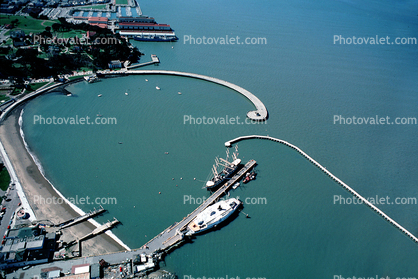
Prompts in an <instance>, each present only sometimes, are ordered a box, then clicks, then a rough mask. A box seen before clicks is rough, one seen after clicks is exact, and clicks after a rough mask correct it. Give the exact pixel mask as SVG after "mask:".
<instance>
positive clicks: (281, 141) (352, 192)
mask: <svg viewBox="0 0 418 279" xmlns="http://www.w3.org/2000/svg"><path fill="white" fill-rule="evenodd" d="M246 139H267V140H271V141H275V142H278V143H281V144H284V145H286V146H289V147H290V148H293V149H294V150H296V151H297V152H299V153H300V154H301V155H302V156H303V157H305V158H306V159H308V160H309V161H310V162H311V163H312V164H314V165H315V166H317V167H318V168H319V169H321V170H322V171H323V172H324V173H325V174H327V175H328V176H329V177H330V178H332V179H333V180H334V181H335V182H337V183H338V184H340V185H341V186H342V187H343V188H344V189H346V190H347V191H349V192H350V193H351V194H352V195H353V196H355V197H356V198H358V199H359V200H361V201H362V202H363V203H365V204H366V205H367V206H369V207H370V208H371V209H373V210H374V211H375V212H376V213H378V214H379V215H380V216H382V217H383V218H384V219H385V220H386V221H388V222H389V223H391V224H392V225H394V226H395V227H397V228H398V229H399V230H400V231H401V232H403V233H404V234H406V235H407V236H408V237H410V238H411V239H412V240H413V241H415V243H418V238H417V237H416V236H415V235H413V234H412V233H411V232H409V231H408V230H407V229H405V228H404V227H402V226H401V225H400V224H398V223H397V222H396V221H395V220H393V219H392V218H390V217H389V216H388V215H386V214H385V213H384V212H383V211H382V210H380V209H379V208H377V207H376V206H375V205H373V204H372V203H370V202H369V201H368V200H367V199H365V198H364V197H363V196H361V195H360V194H359V193H357V192H356V191H355V190H353V189H352V188H351V187H350V186H348V185H347V184H345V183H344V182H343V181H342V180H340V179H339V178H338V177H336V176H335V175H333V174H332V173H331V172H330V171H329V170H327V169H326V168H325V167H323V166H322V165H321V164H319V163H318V162H317V161H315V160H314V159H313V158H312V157H310V156H309V155H308V154H306V153H305V152H304V151H303V150H302V149H300V148H299V147H297V146H295V145H293V144H291V143H289V142H287V141H284V140H281V139H277V138H273V137H270V136H260V135H250V136H242V137H238V138H235V139H232V140H230V141H227V142H225V146H226V147H230V146H231V145H232V144H233V143H235V142H238V141H241V140H246Z"/></svg>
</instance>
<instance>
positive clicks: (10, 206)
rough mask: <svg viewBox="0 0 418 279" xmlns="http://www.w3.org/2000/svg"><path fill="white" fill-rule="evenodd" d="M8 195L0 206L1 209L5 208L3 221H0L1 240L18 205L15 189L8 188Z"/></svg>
mask: <svg viewBox="0 0 418 279" xmlns="http://www.w3.org/2000/svg"><path fill="white" fill-rule="evenodd" d="M9 188H10V189H9V193H8V195H7V200H9V199H10V201H6V200H3V202H2V204H1V208H3V207H6V213H5V214H4V215H3V219H2V220H0V238H3V235H4V234H5V232H6V230H7V226H8V225H9V224H10V220H11V219H12V215H13V212H15V211H16V209H17V208H18V205H19V203H20V199H19V196H18V195H17V191H16V187H15V186H10V187H9ZM3 193H5V192H3V191H1V193H0V195H3Z"/></svg>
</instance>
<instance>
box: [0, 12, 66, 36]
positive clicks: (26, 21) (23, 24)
mask: <svg viewBox="0 0 418 279" xmlns="http://www.w3.org/2000/svg"><path fill="white" fill-rule="evenodd" d="M15 19H18V20H19V22H18V23H17V25H16V28H17V29H22V30H23V31H25V34H29V33H30V32H34V33H38V32H42V31H44V30H45V27H47V26H52V24H54V23H59V21H58V20H42V19H34V18H32V17H30V16H27V17H26V18H25V17H24V16H15V15H1V16H0V22H1V24H10V23H11V22H12V20H15Z"/></svg>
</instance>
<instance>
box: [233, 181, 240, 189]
mask: <svg viewBox="0 0 418 279" xmlns="http://www.w3.org/2000/svg"><path fill="white" fill-rule="evenodd" d="M238 187H239V182H237V183H235V184H234V185H232V189H234V190H235V189H237V188H238Z"/></svg>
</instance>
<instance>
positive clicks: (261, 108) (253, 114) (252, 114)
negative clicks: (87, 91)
mask: <svg viewBox="0 0 418 279" xmlns="http://www.w3.org/2000/svg"><path fill="white" fill-rule="evenodd" d="M97 73H98V74H100V75H171V76H183V77H190V78H196V79H201V80H205V81H209V82H213V83H216V84H220V85H222V86H225V87H228V88H230V89H232V90H234V91H236V92H238V93H240V94H241V95H243V96H244V97H245V98H247V99H248V100H249V101H250V102H252V103H253V105H254V106H255V108H256V109H257V110H255V111H249V112H247V117H248V118H250V119H251V120H254V121H264V120H266V119H267V118H268V111H267V108H266V106H265V105H264V104H263V102H261V101H260V99H258V98H257V97H256V96H255V95H254V94H252V93H251V92H250V91H248V90H246V89H244V88H242V87H241V86H238V85H236V84H233V83H230V82H228V81H225V80H221V79H218V78H214V77H209V76H204V75H199V74H194V73H186V72H179V71H166V70H120V71H98V72H97Z"/></svg>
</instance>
